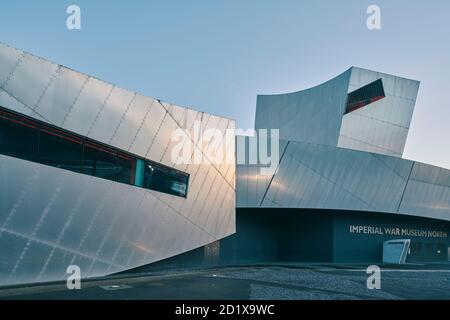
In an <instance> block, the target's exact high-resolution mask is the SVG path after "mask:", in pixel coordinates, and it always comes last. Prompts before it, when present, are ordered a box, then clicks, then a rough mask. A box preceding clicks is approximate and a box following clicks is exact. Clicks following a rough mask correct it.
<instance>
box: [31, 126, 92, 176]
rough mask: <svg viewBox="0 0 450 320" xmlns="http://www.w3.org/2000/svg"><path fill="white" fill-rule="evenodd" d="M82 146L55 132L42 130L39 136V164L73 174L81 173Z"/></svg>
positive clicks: (65, 135) (76, 141)
mask: <svg viewBox="0 0 450 320" xmlns="http://www.w3.org/2000/svg"><path fill="white" fill-rule="evenodd" d="M82 156H83V144H82V141H81V139H78V138H74V137H72V136H69V135H67V134H65V133H63V132H60V131H57V130H50V129H43V130H41V132H40V136H39V162H40V163H43V164H46V165H49V166H53V167H58V168H61V169H66V170H70V171H75V172H81V164H82Z"/></svg>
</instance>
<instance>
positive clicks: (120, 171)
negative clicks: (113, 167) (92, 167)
mask: <svg viewBox="0 0 450 320" xmlns="http://www.w3.org/2000/svg"><path fill="white" fill-rule="evenodd" d="M135 168H136V160H135V159H133V158H130V157H128V156H126V155H122V154H120V155H119V163H118V166H117V181H118V182H123V183H128V184H134V182H135V181H134V172H135Z"/></svg>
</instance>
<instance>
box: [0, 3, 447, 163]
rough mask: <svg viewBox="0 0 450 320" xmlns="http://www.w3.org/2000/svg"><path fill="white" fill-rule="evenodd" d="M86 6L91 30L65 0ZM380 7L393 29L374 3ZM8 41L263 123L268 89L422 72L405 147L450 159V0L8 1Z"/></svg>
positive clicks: (1, 29)
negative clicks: (369, 23)
mask: <svg viewBox="0 0 450 320" xmlns="http://www.w3.org/2000/svg"><path fill="white" fill-rule="evenodd" d="M70 4H77V5H79V6H80V7H81V12H82V25H81V27H82V28H81V30H75V31H69V30H68V29H67V28H66V18H67V16H68V15H67V14H66V8H67V6H68V5H70ZM370 4H376V5H379V6H380V7H381V14H382V30H380V31H369V30H368V29H367V27H366V19H367V14H366V9H367V7H368V6H369V5H370ZM0 41H2V42H5V43H8V44H10V45H12V46H14V47H17V48H20V49H23V50H26V51H29V52H31V53H34V54H36V55H39V56H42V57H44V58H47V59H49V60H52V61H54V62H57V63H60V64H63V65H65V66H68V67H70V68H73V69H75V70H77V71H81V72H85V73H88V74H90V75H93V76H96V77H98V78H100V79H103V80H106V81H108V82H112V83H114V84H116V85H118V86H121V87H124V88H127V89H130V90H133V91H138V92H140V93H142V94H145V95H149V96H152V97H156V98H159V99H162V100H164V101H168V102H172V103H175V104H178V105H181V106H189V107H192V108H194V109H197V110H201V111H206V112H210V113H214V114H218V115H223V116H226V117H231V118H234V119H236V121H237V126H239V127H241V128H244V129H247V128H252V127H253V124H254V116H255V115H254V113H255V105H256V95H257V94H267V93H283V92H291V91H298V90H302V89H306V88H309V87H311V86H314V85H317V84H319V83H321V82H324V81H326V80H328V79H330V78H332V77H334V76H336V75H338V74H340V73H341V72H343V71H345V70H346V69H348V68H349V67H350V66H352V65H354V66H359V67H363V68H367V69H372V70H376V71H381V72H386V73H390V74H394V75H398V76H403V77H407V78H411V79H416V80H420V81H421V86H420V90H419V96H418V99H417V104H416V108H415V113H414V116H413V120H412V124H411V130H410V132H409V136H408V141H407V144H406V149H405V155H404V157H405V158H408V159H413V160H417V161H422V162H426V163H430V164H435V165H439V166H443V167H447V168H450V123H449V122H450V1H448V0H432V1H418V0H417V1H416V0H414V1H411V0H409V1H407V0H395V1H392V0H386V1H383V0H373V1H365V0H345V1H335V0H328V1H324V0H314V1H313V0H309V1H306V0H303V1H302V0H281V1H280V0H279V1H275V0H271V1H268V0H203V1H200V0H189V1H187V0H160V1H152V0H150V1H149V0H147V1H144V0H142V1H132V0H129V1H118V0H109V1H106V0H86V1H84V0H73V1H62V0H59V1H54V0H48V1H44V0H40V1H29V0H28V1H23V0H14V1H9V2H8V3H6V1H2V5H1V8H0Z"/></svg>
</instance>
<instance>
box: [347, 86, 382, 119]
mask: <svg viewBox="0 0 450 320" xmlns="http://www.w3.org/2000/svg"><path fill="white" fill-rule="evenodd" d="M385 97H386V95H385V93H384V87H383V80H381V79H378V80H376V81H374V82H372V83H369V84H368V85H366V86H364V87H362V88H359V89H357V90H355V91H353V92H351V93H349V94H348V96H347V108H346V110H345V113H350V112H352V111H355V110H358V109H359V108H362V107H365V106H367V105H369V104H371V103H374V102H376V101H378V100H381V99H383V98H385Z"/></svg>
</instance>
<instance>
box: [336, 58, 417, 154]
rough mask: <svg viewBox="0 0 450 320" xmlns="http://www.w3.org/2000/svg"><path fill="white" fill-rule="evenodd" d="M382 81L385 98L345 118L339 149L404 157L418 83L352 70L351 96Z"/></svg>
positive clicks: (386, 75)
mask: <svg viewBox="0 0 450 320" xmlns="http://www.w3.org/2000/svg"><path fill="white" fill-rule="evenodd" d="M378 79H381V80H382V86H383V89H384V93H385V97H383V98H381V99H380V100H377V101H375V102H373V103H369V104H368V105H365V106H364V107H362V108H358V109H357V110H354V111H352V112H349V113H347V114H345V115H344V116H343V117H342V125H341V129H340V132H339V141H338V144H337V146H339V147H342V148H349V149H355V150H361V151H368V152H374V153H380V154H386V155H390V156H395V157H400V158H401V157H402V155H403V150H404V148H405V143H406V138H407V136H408V131H409V126H410V123H411V118H412V114H413V111H414V106H415V103H416V98H417V92H418V90H419V82H418V81H415V80H410V79H405V78H401V77H396V76H393V75H389V74H385V73H380V72H375V71H370V70H366V69H361V68H355V67H353V68H351V77H350V85H349V87H348V93H351V92H354V91H355V90H358V89H360V88H362V87H364V86H367V85H369V84H370V83H373V82H374V81H376V80H378Z"/></svg>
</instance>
